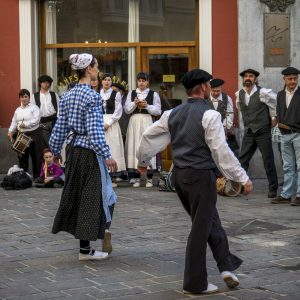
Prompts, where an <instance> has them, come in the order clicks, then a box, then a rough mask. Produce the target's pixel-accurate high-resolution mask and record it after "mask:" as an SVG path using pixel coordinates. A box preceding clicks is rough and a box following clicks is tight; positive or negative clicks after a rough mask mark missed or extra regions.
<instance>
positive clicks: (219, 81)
mask: <svg viewBox="0 0 300 300" xmlns="http://www.w3.org/2000/svg"><path fill="white" fill-rule="evenodd" d="M209 83H210V87H211V88H212V89H213V88H216V87H218V86H221V85H223V84H224V83H225V81H224V80H223V79H220V78H214V79H212V80H211V81H210V82H209Z"/></svg>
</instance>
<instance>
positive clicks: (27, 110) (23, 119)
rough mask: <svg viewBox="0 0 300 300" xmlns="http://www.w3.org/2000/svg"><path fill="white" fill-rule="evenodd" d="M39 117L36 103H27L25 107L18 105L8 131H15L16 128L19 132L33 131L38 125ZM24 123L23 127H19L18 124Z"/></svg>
mask: <svg viewBox="0 0 300 300" xmlns="http://www.w3.org/2000/svg"><path fill="white" fill-rule="evenodd" d="M40 119H41V113H40V109H39V107H38V106H37V105H35V104H32V103H29V104H28V105H26V106H25V107H22V106H20V107H18V108H17V109H16V111H15V113H14V116H13V118H12V121H11V124H10V127H9V129H8V131H9V132H12V133H15V132H16V130H19V131H21V132H27V131H33V130H35V129H37V128H38V127H39V123H40ZM22 123H23V124H25V126H26V127H25V128H20V124H22Z"/></svg>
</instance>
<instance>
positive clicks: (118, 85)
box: [111, 82, 126, 92]
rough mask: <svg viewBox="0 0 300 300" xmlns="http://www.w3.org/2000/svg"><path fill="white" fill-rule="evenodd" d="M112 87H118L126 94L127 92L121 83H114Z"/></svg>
mask: <svg viewBox="0 0 300 300" xmlns="http://www.w3.org/2000/svg"><path fill="white" fill-rule="evenodd" d="M111 86H115V87H117V88H118V89H120V90H122V91H124V92H125V91H126V88H125V87H124V86H123V85H122V84H121V83H118V82H113V83H112V85H111Z"/></svg>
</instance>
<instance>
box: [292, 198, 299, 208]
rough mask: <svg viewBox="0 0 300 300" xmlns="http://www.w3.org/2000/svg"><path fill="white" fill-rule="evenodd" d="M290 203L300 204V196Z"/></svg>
mask: <svg viewBox="0 0 300 300" xmlns="http://www.w3.org/2000/svg"><path fill="white" fill-rule="evenodd" d="M290 205H292V206H300V197H296V198H295V199H294V200H292V201H291V204H290Z"/></svg>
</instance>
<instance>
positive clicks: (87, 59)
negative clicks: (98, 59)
mask: <svg viewBox="0 0 300 300" xmlns="http://www.w3.org/2000/svg"><path fill="white" fill-rule="evenodd" d="M92 60H93V55H92V54H88V53H81V54H71V55H70V57H69V62H70V64H71V68H72V69H73V70H81V69H85V68H86V67H88V66H89V65H90V63H91V62H92Z"/></svg>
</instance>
